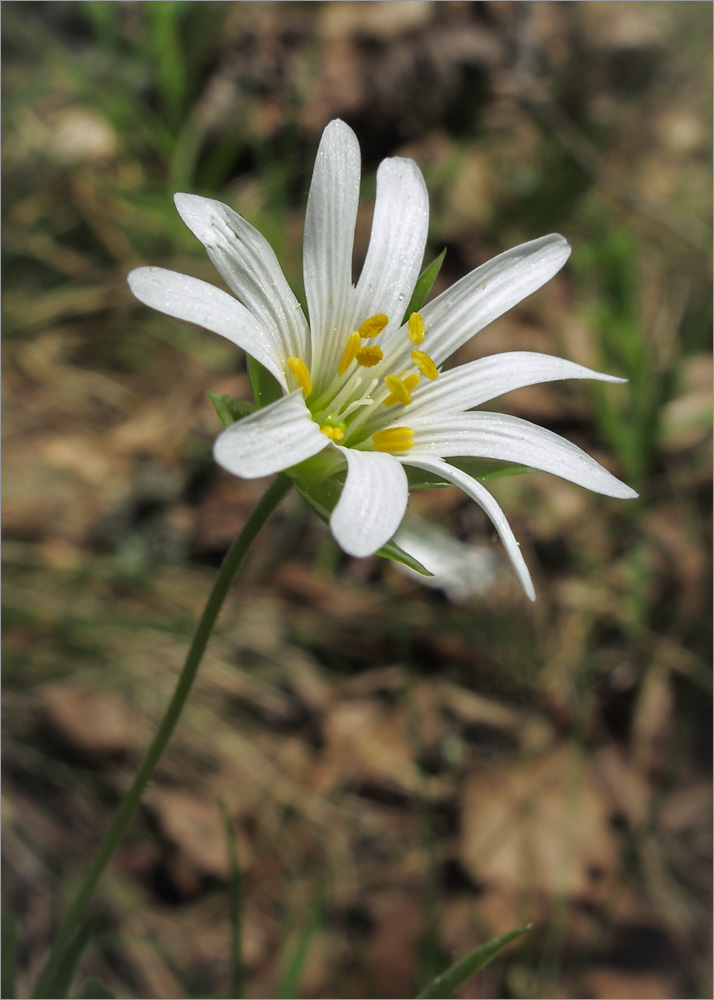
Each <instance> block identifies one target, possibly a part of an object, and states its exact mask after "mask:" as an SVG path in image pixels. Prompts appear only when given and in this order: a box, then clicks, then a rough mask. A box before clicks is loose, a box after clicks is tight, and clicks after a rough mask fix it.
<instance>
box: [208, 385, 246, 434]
mask: <svg viewBox="0 0 714 1000" xmlns="http://www.w3.org/2000/svg"><path fill="white" fill-rule="evenodd" d="M206 395H207V396H208V398H209V399H210V400H211V402H212V403H213V405H214V407H215V410H216V413H217V414H218V419H219V420H220V421H221V423H222V424H223V426H224V427H230V425H231V424H234V423H235V422H236V421H237V420H241V419H242V418H243V417H247V416H248V414H249V413H254V412H255V410H256V409H257V406H256V405H255V403H249V402H248V400H246V399H234V398H233V397H232V396H227V395H225V394H221V393H217V392H211V390H210V389H206Z"/></svg>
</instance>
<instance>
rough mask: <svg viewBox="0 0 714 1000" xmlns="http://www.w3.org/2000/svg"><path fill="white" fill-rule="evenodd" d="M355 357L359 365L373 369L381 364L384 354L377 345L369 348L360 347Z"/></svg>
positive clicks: (370, 345) (371, 345)
mask: <svg viewBox="0 0 714 1000" xmlns="http://www.w3.org/2000/svg"><path fill="white" fill-rule="evenodd" d="M355 357H356V358H357V364H358V365H362V367H363V368H372V367H373V366H374V365H378V364H379V362H380V361H381V360H382V358H383V357H384V354H383V353H382V348H381V347H377V345H376V344H369V345H367V347H360V349H359V350H358V351H357V354H356V355H355Z"/></svg>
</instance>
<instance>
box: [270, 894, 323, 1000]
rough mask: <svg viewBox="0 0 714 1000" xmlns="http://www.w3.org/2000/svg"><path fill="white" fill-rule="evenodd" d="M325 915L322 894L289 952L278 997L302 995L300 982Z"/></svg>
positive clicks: (285, 999) (289, 997)
mask: <svg viewBox="0 0 714 1000" xmlns="http://www.w3.org/2000/svg"><path fill="white" fill-rule="evenodd" d="M324 917H325V900H324V898H323V897H322V896H320V897H319V898H318V900H317V902H316V903H315V905H314V906H313V908H312V910H311V911H310V914H309V915H308V917H307V920H306V921H305V923H304V924H303V928H302V930H301V931H300V934H299V936H298V939H297V941H296V942H295V945H294V947H293V948H292V949H291V950H290V952H289V953H288V957H287V961H286V962H285V966H284V968H283V973H282V976H281V977H280V985H279V986H278V991H277V993H276V997H278V998H279V1000H291V998H294V997H298V996H300V982H301V980H302V974H303V972H304V970H305V965H306V963H307V960H308V958H309V956H310V948H311V946H312V942H313V940H314V939H315V936H316V934H317V932H318V931H319V930H320V927H321V926H322V923H323V920H324Z"/></svg>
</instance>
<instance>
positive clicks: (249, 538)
mask: <svg viewBox="0 0 714 1000" xmlns="http://www.w3.org/2000/svg"><path fill="white" fill-rule="evenodd" d="M291 485H292V480H290V479H288V477H287V476H278V477H277V479H275V480H274V482H273V483H271V485H270V486H269V487H268V489H267V490H266V492H265V493H264V494H263V496H262V497H261V499H260V500H259V501H258V504H257V506H256V508H255V510H254V511H253V513H252V514H251V515H250V517H249V518H248V520H247V521H246V523H245V525H244V527H243V530H242V531H241V533H240V534H239V535H238V537H237V538H236V540H235V542H234V543H233V545H232V546H231V548H230V550H229V552H228V554H227V555H226V557H225V559H224V560H223V564H222V565H221V568H220V570H219V572H218V576H217V577H216V581H215V583H214V584H213V589H212V590H211V593H210V594H209V597H208V600H207V601H206V606H205V608H204V609H203V614H202V615H201V619H200V621H199V623H198V626H197V628H196V632H195V634H194V637H193V641H192V642H191V648H190V649H189V651H188V655H187V656H186V662H185V664H184V667H183V670H182V671H181V676H180V677H179V679H178V683H177V685H176V689H175V691H174V694H173V697H172V698H171V701H170V702H169V706H168V708H167V709H166V714H165V715H164V717H163V719H162V721H161V725H160V726H159V729H158V731H157V733H156V736H155V737H154V739H153V742H152V744H151V746H150V747H149V749H148V750H147V752H146V756H145V757H144V759H143V761H142V762H141V766H140V767H139V770H138V771H137V772H136V777H135V778H134V781H133V783H132V786H131V788H130V789H129V791H128V792H127V794H126V796H125V798H124V800H123V802H122V803H121V805H120V806H119V810H118V812H117V814H116V816H115V817H114V822H113V823H112V825H111V827H110V828H109V830H108V832H107V834H106V836H105V837H104V840H103V841H102V843H101V846H100V847H99V850H98V851H97V854H96V856H95V858H94V861H93V862H92V865H91V867H90V869H89V871H88V873H87V875H86V877H85V879H84V882H83V883H82V886H81V888H80V890H79V892H78V893H77V895H76V897H75V899H74V901H73V902H72V904H71V906H70V907H69V910H68V911H67V915H66V917H65V919H64V922H63V923H62V925H61V927H60V930H59V933H58V934H57V937H56V939H55V941H54V944H53V945H52V949H51V951H50V954H49V956H48V958H47V961H46V963H45V965H44V968H43V969H42V972H41V973H40V975H39V978H38V980H37V983H36V985H35V989H34V992H33V994H32V996H33V997H34V998H37V1000H39V998H49V997H52V995H53V994H52V988H53V982H54V977H55V975H56V973H57V971H58V969H59V968H60V966H61V964H62V959H63V957H64V952H65V949H66V947H67V945H68V944H69V942H70V940H71V938H72V935H73V933H74V929H75V927H76V926H77V923H78V921H79V919H80V918H81V916H82V914H83V913H84V910H85V908H86V906H87V904H88V902H89V900H90V899H91V897H92V894H93V893H94V890H95V889H96V887H97V883H98V881H99V879H100V878H101V876H102V873H103V871H104V869H105V868H106V866H107V863H108V862H109V859H110V858H111V856H112V854H113V853H114V851H115V850H116V847H117V845H118V844H119V841H120V840H121V838H122V836H123V835H124V831H125V829H126V826H127V824H128V822H129V820H130V818H131V815H132V813H133V812H134V809H135V808H136V807H137V805H138V804H139V800H140V799H141V796H142V795H143V794H144V790H145V788H146V786H147V784H148V783H149V780H150V779H151V776H152V774H153V773H154V771H155V769H156V766H157V765H158V763H159V761H160V759H161V756H162V754H163V752H164V750H165V749H166V745H167V744H168V742H169V740H170V739H171V735H172V733H173V731H174V729H175V728H176V723H177V722H178V720H179V718H180V717H181V713H182V711H183V709H184V706H185V704H186V700H187V699H188V696H189V693H190V691H191V687H192V685H193V682H194V680H195V679H196V674H197V673H198V668H199V666H200V663H201V660H202V658H203V654H204V652H205V650H206V645H207V644H208V640H209V638H210V635H211V632H212V631H213V626H214V625H215V623H216V618H217V617H218V613H219V611H220V610H221V606H222V604H223V601H224V600H225V597H226V594H227V593H228V588H229V587H230V585H231V582H232V580H233V577H234V576H235V574H236V571H237V570H238V567H239V566H240V564H241V562H242V561H243V557H244V556H245V554H246V552H247V551H248V549H249V548H250V546H251V544H252V543H253V541H254V540H255V537H256V535H257V534H258V532H259V531H260V529H261V528H262V527H263V525H264V524H265V522H266V521H267V520H268V518H269V517H270V515H271V514H272V513H273V511H274V510H275V508H276V507H277V506H278V504H279V503H280V501H281V500H282V499H283V497H284V496H285V494H286V493H287V492H288V490H289V489H290V486H291Z"/></svg>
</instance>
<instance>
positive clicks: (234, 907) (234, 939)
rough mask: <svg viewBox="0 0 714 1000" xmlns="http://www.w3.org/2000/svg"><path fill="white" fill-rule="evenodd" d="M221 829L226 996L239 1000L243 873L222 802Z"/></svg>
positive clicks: (241, 983)
mask: <svg viewBox="0 0 714 1000" xmlns="http://www.w3.org/2000/svg"><path fill="white" fill-rule="evenodd" d="M220 807H221V816H222V819H223V829H224V830H225V834H226V849H227V851H228V864H229V867H230V875H229V885H228V890H229V893H230V918H231V980H230V989H229V992H228V996H229V997H231V998H233V1000H239V998H240V997H242V996H243V984H244V981H245V969H244V967H243V902H244V900H243V872H242V871H241V868H240V862H239V860H238V851H237V850H236V831H235V826H234V824H233V820H232V819H231V815H230V813H229V812H228V808H227V806H226V804H225V803H224V802H221V803H220Z"/></svg>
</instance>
